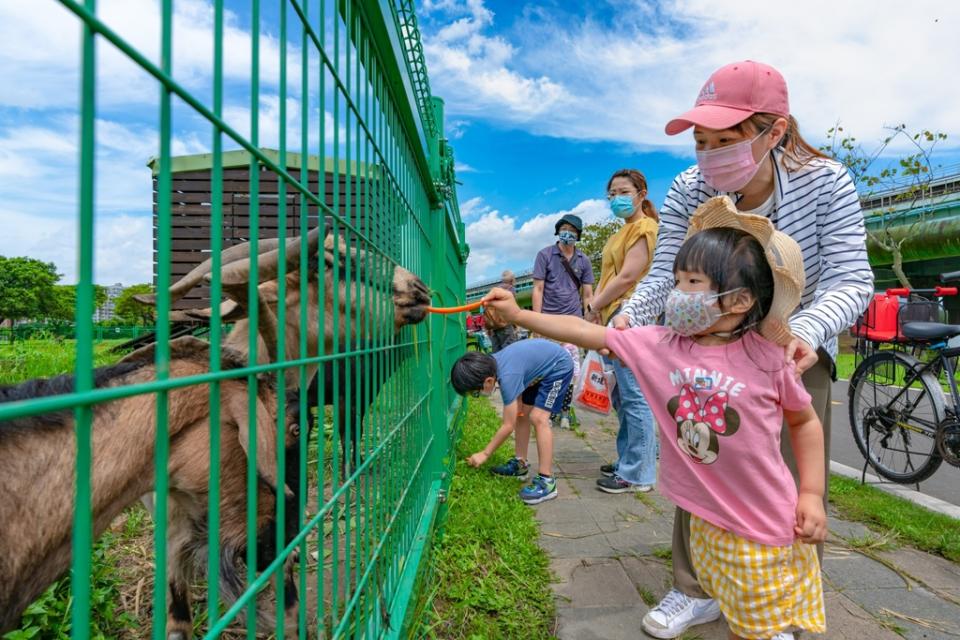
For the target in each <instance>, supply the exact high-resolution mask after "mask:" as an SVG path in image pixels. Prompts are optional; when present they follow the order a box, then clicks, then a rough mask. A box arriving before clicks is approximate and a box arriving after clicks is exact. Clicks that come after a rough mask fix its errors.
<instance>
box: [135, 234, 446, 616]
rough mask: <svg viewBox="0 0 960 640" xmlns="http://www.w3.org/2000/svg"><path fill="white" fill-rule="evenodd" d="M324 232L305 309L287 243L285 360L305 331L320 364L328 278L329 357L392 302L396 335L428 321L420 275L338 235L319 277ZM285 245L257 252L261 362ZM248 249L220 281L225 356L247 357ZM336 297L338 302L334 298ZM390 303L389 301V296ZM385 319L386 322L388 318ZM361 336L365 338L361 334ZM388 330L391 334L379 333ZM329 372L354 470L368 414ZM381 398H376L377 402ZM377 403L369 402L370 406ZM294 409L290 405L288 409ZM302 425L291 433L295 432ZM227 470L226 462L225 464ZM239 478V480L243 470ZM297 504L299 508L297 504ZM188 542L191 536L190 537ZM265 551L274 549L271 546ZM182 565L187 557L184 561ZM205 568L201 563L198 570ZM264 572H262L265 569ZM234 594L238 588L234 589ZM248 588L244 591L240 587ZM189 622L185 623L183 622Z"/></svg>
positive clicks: (266, 354)
mask: <svg viewBox="0 0 960 640" xmlns="http://www.w3.org/2000/svg"><path fill="white" fill-rule="evenodd" d="M319 238H320V230H319V229H313V230H312V231H310V232H309V233H308V234H307V237H306V242H305V244H306V251H307V256H308V261H307V262H308V264H309V269H308V273H307V276H306V277H307V283H306V291H307V299H306V300H305V301H302V300H301V298H300V293H301V292H300V283H301V278H302V274H301V273H300V271H299V266H300V256H301V250H302V247H301V239H300V238H299V237H295V238H290V239H288V240H287V241H286V245H285V249H286V260H285V262H286V269H287V274H286V296H285V300H284V304H283V307H284V309H285V311H286V323H285V324H286V327H285V337H286V358H287V359H288V360H293V359H297V358H298V357H299V353H300V351H299V350H300V335H301V331H302V330H304V329H305V330H306V345H307V354H308V355H309V356H315V355H317V354H318V353H319V345H320V340H321V335H320V332H319V327H320V309H321V300H320V292H321V286H320V278H321V277H322V278H323V291H324V292H325V299H324V300H323V301H322V305H323V309H324V318H325V321H324V325H323V336H322V339H323V341H324V350H325V353H334V352H335V351H337V350H338V349H339V350H343V349H345V348H347V345H351V346H354V347H355V346H360V345H361V344H365V343H364V342H363V340H364V338H367V337H368V336H366V335H364V333H363V332H364V331H367V332H369V330H370V328H372V327H374V326H375V322H374V320H375V319H378V318H379V316H378V314H377V310H381V309H386V308H388V307H389V304H390V302H392V307H393V312H392V314H391V316H392V317H389V318H387V324H388V326H389V327H390V328H391V329H392V330H397V329H399V328H400V327H402V326H403V325H406V324H414V323H417V322H420V321H421V320H423V318H424V317H425V316H426V307H427V305H429V304H430V295H429V291H428V289H427V287H426V286H425V285H424V283H423V282H422V281H421V280H420V279H419V278H417V277H416V276H415V275H414V274H412V273H411V272H409V271H407V270H406V269H403V268H402V267H399V266H394V265H392V264H391V263H389V262H388V261H387V259H386V258H384V257H383V256H381V255H379V254H376V253H373V252H367V251H364V250H362V249H359V248H356V247H350V246H349V245H348V243H347V242H346V241H345V240H344V239H343V237H340V239H339V241H336V242H335V241H334V236H333V235H328V236H327V237H326V239H325V241H324V244H323V259H324V262H323V266H322V269H320V270H319V273H318V268H317V267H318V260H317V258H316V257H315V255H316V254H318V249H319ZM278 247H279V241H278V240H277V239H267V240H263V241H261V242H260V243H259V244H258V251H259V253H258V257H257V260H256V263H257V278H258V282H259V283H260V284H259V285H258V297H259V300H260V303H259V304H258V332H259V336H258V350H257V362H258V363H267V362H272V361H276V360H277V353H276V351H277V344H278V343H277V339H276V338H277V332H278V327H277V309H278V307H279V306H280V305H279V300H278V298H279V296H278V293H279V280H278V279H277V278H278V276H279V271H280V269H279V265H280V261H279V257H280V256H279V250H278ZM250 249H251V247H250V244H249V243H244V244H241V245H236V246H234V247H231V248H229V249H226V250H225V251H224V252H223V253H222V254H221V262H222V268H221V273H220V281H221V284H222V288H223V293H224V295H226V296H227V297H228V298H230V300H228V301H227V302H224V303H223V304H221V306H220V309H221V318H222V319H223V320H225V321H236V324H235V325H234V327H233V329H232V330H231V331H230V332H229V333H228V334H227V335H226V337H225V338H224V348H227V349H231V350H234V351H236V352H238V353H241V354H247V353H248V352H249V344H250V339H249V330H250V325H249V322H248V320H247V318H246V315H247V312H248V309H247V307H248V305H247V304H246V299H247V291H248V285H249V281H250V260H249V255H250ZM212 268H213V265H212V261H211V260H207V261H205V262H204V263H202V264H200V265H198V266H197V267H196V268H195V269H193V270H192V271H191V272H190V273H188V274H187V275H185V276H184V277H183V278H181V279H180V280H179V281H177V282H176V283H174V284H173V285H172V286H171V287H170V290H169V295H170V298H171V300H172V301H175V300H178V299H180V298H182V297H183V296H184V295H186V293H187V292H189V291H190V290H191V289H192V288H193V287H195V286H197V285H199V284H200V283H201V282H203V281H205V282H207V283H209V282H210V281H211V279H212V277H213V274H212ZM390 274H392V275H391V277H390V280H389V282H390V285H389V289H386V288H383V287H382V286H381V283H382V282H383V281H385V280H386V277H385V276H387V275H390ZM335 292H336V295H334V293H335ZM388 295H389V296H390V297H392V300H388V298H387V296H388ZM138 300H140V301H141V302H144V303H148V304H150V303H153V302H155V296H152V295H148V296H139V297H138ZM301 304H303V305H305V307H306V311H307V324H306V327H302V326H301V324H300V306H301ZM348 305H349V306H350V309H349V311H350V314H349V315H350V317H351V322H349V323H348V322H346V317H347V315H348V308H347V307H348ZM178 313H179V314H181V315H183V316H185V317H188V318H193V319H209V318H210V316H211V313H210V310H209V309H207V310H199V311H186V312H178ZM384 315H386V314H384ZM335 317H337V322H336V324H337V325H338V326H339V330H338V331H335V329H334V324H335V323H334V318H335ZM358 329H359V332H358ZM381 329H384V330H385V329H387V327H381ZM362 362H367V359H366V358H363V357H360V358H355V359H354V365H355V366H359V365H360V364H361V363H362ZM324 367H325V369H326V375H325V380H326V384H325V385H324V388H323V395H322V396H321V397H322V398H323V401H325V402H332V401H333V400H334V399H335V396H336V397H338V398H339V402H340V405H341V407H343V408H344V409H343V410H342V411H340V412H339V422H340V424H339V425H338V428H339V430H340V441H341V446H342V447H343V457H342V460H343V465H344V467H346V466H348V464H349V462H348V461H350V460H353V458H354V454H353V452H352V451H348V446H347V443H348V442H352V443H354V445H355V443H356V442H357V441H358V440H359V438H360V427H361V424H362V419H363V414H364V412H365V410H366V407H365V406H361V407H360V409H359V412H358V413H359V415H358V416H352V415H351V414H350V412H349V411H348V410H347V408H346V404H347V403H346V402H345V396H344V393H345V389H346V386H347V385H346V384H345V378H344V376H345V371H344V368H343V361H341V360H335V361H328V362H326V363H325V364H324ZM316 370H317V366H316V365H310V366H307V367H306V379H307V380H309V381H311V383H312V384H311V389H312V390H313V392H312V393H310V394H309V395H308V399H309V400H308V404H310V405H313V404H314V399H315V398H316V397H317V391H316V381H317V379H316ZM299 380H300V378H299V375H298V371H297V369H296V368H290V369H288V370H287V372H286V381H287V389H288V390H289V392H290V393H291V394H292V395H295V394H298V393H301V392H304V391H306V390H301V389H299V388H298V387H299ZM334 380H337V381H339V386H338V385H336V384H333V381H334ZM334 387H338V389H339V396H337V394H335V393H334V391H333V388H334ZM373 395H375V392H374V394H373ZM370 399H372V398H368V399H367V400H370ZM288 406H290V405H288ZM351 421H352V422H353V424H354V425H355V433H353V434H352V437H351V438H347V437H345V434H346V431H347V429H348V424H349V423H350V422H351ZM297 426H298V425H291V428H294V429H295V428H296V427H297ZM295 454H299V449H298V447H297V445H296V443H293V444H291V445H290V446H289V447H288V463H287V467H288V473H289V474H291V475H294V474H297V473H298V472H299V464H297V461H296V460H297V459H298V456H297V455H295ZM242 462H243V459H242V458H238V459H237V460H235V461H234V463H235V464H237V465H239V466H242ZM224 464H228V462H227V461H226V459H225V461H224ZM235 473H241V474H242V470H238V471H236V472H235ZM292 502H294V503H295V502H296V501H292ZM201 517H205V514H200V513H199V512H194V513H193V516H192V518H193V522H194V524H195V525H196V523H197V522H198V520H197V518H201ZM288 518H289V519H290V520H291V522H295V520H296V518H295V511H294V509H293V508H292V507H291V509H289V510H288ZM204 530H205V529H204V528H202V527H198V526H193V527H191V528H190V531H192V532H193V533H192V536H193V541H192V542H191V541H190V540H189V539H187V540H185V541H184V542H183V544H184V545H186V546H194V547H196V546H197V545H198V544H200V541H199V540H198V538H200V537H202V536H203V535H204V534H203V532H204ZM295 533H296V532H295V531H294V530H293V526H292V525H291V524H290V523H287V524H286V529H285V534H286V535H285V537H286V538H287V539H289V538H291V537H292V535H293V534H295ZM188 538H189V536H188ZM266 548H267V549H269V548H270V545H267V546H266ZM274 553H275V549H274V550H268V551H267V552H266V553H262V554H261V553H258V559H259V560H261V561H264V562H267V561H269V560H272V554H274ZM182 557H183V556H182ZM202 562H203V559H202V558H198V561H197V562H196V563H194V564H195V566H196V565H199V564H200V563H202ZM259 568H262V567H259ZM179 571H180V573H181V574H183V575H184V576H185V577H189V575H190V573H191V568H190V567H189V566H183V567H181V568H180V570H179ZM188 584H189V581H186V580H185V581H184V582H182V583H180V584H179V585H174V584H173V583H171V603H170V611H171V616H172V618H171V619H173V618H178V619H180V620H183V619H186V620H187V621H189V617H188V616H189V601H188V600H187V599H186V593H187V591H186V585H188ZM234 586H235V587H236V586H237V585H234ZM240 586H242V585H240ZM286 594H287V602H286V603H285V605H288V606H289V605H290V604H291V603H292V604H296V602H297V594H296V587H295V585H294V584H292V583H290V584H289V586H288V588H287V590H286ZM184 616H187V617H186V618H184Z"/></svg>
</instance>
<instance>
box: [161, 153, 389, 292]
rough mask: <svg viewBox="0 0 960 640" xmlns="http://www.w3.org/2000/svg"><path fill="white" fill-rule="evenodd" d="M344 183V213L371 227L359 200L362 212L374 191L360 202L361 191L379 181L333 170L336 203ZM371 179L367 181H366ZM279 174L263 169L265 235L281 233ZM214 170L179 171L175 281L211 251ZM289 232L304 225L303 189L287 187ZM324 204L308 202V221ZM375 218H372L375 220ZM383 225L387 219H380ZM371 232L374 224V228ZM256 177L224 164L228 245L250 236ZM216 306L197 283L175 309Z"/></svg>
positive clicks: (330, 182) (330, 189) (312, 181)
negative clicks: (310, 203)
mask: <svg viewBox="0 0 960 640" xmlns="http://www.w3.org/2000/svg"><path fill="white" fill-rule="evenodd" d="M289 172H290V174H291V175H293V176H295V177H299V175H300V169H299V168H294V167H291V168H290V169H289ZM335 179H336V181H337V187H338V189H339V192H340V193H339V199H338V205H339V206H338V208H339V210H340V215H341V216H343V217H344V218H346V219H347V220H349V221H350V222H351V223H352V224H354V225H357V226H358V228H359V229H361V231H363V230H365V229H368V228H370V227H367V226H364V222H363V216H362V214H361V215H360V216H359V217H358V204H359V209H360V211H361V212H362V211H363V210H364V205H365V204H366V200H367V198H368V196H367V195H366V194H364V193H361V195H360V198H359V203H358V197H357V191H358V190H359V191H365V190H366V189H368V188H374V186H375V185H376V181H375V180H373V179H371V180H370V181H369V182H367V181H366V180H363V179H362V178H356V177H353V176H347V175H340V176H336V177H335V176H334V175H333V174H331V173H326V174H325V181H324V182H325V185H324V192H325V197H324V201H325V202H326V203H327V205H328V206H330V207H331V208H332V207H333V204H334V180H335ZM348 181H349V188H350V201H351V206H350V212H349V215H348V214H347V210H346V190H347V183H348ZM365 185H366V186H365ZM277 186H278V181H277V174H276V173H274V172H273V171H268V170H261V172H260V186H259V190H260V197H259V212H260V215H259V220H260V233H259V237H260V238H276V237H277V229H278V216H277V212H278V208H279V207H278V194H277ZM317 187H318V182H317V172H316V171H311V172H310V173H309V188H310V191H311V192H313V193H318V190H317ZM211 190H212V189H211V181H210V171H209V170H202V171H188V172H181V173H175V174H174V175H173V185H172V200H171V201H172V211H171V214H172V217H173V221H172V225H173V228H172V236H173V239H172V254H171V265H170V271H171V281H172V282H176V281H177V280H179V279H180V278H181V277H182V276H183V275H185V274H186V273H187V272H189V271H190V270H191V269H193V268H194V267H196V266H197V265H198V264H200V263H201V262H203V261H204V260H206V259H207V258H209V257H210V202H211V200H212V197H211ZM286 201H287V207H286V211H287V237H293V236H296V235H299V230H300V215H301V207H300V194H299V192H298V191H297V190H295V189H293V188H291V187H290V186H288V187H287V193H286ZM153 211H154V216H153V280H154V285H156V281H157V264H158V254H157V179H156V177H154V180H153ZM317 221H318V207H317V206H316V205H309V206H308V207H307V224H308V226H309V227H310V228H311V229H312V228H314V227H315V226H317ZM372 222H374V221H373V220H371V223H372ZM378 224H379V225H382V224H384V221H382V220H380V221H378ZM371 233H373V230H372V229H371ZM249 234H250V180H249V170H248V169H247V168H240V169H224V171H223V230H222V234H221V238H222V242H223V248H224V249H226V248H228V247H231V246H233V245H236V244H240V243H243V242H246V241H248V240H249V239H250V236H249ZM208 306H210V290H209V288H208V287H206V286H199V287H196V288H195V289H193V290H192V291H191V292H190V293H189V294H188V295H187V296H185V297H184V298H183V299H181V300H179V301H177V302H175V303H174V305H173V308H174V309H195V308H203V307H208Z"/></svg>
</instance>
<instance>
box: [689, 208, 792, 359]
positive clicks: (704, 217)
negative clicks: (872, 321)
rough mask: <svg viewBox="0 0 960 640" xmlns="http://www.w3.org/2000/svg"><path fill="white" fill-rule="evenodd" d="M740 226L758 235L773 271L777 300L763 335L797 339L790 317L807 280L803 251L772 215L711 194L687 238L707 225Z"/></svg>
mask: <svg viewBox="0 0 960 640" xmlns="http://www.w3.org/2000/svg"><path fill="white" fill-rule="evenodd" d="M720 227H729V228H732V229H740V230H741V231H745V232H747V233H749V234H750V235H751V236H753V237H754V238H756V239H757V241H758V242H759V243H760V246H761V247H763V253H764V255H765V256H766V257H767V262H768V263H769V264H770V270H771V271H772V272H773V301H772V302H771V303H770V311H769V312H767V315H766V317H765V318H764V319H763V320H761V321H760V327H759V329H760V335H762V336H763V337H764V338H766V339H767V340H770V341H771V342H775V343H776V344H779V345H781V346H782V345H786V344H787V343H788V342H790V340H792V339H793V334H792V333H791V332H790V325H789V323H788V319H789V318H790V315H791V314H792V313H793V312H794V310H795V309H796V308H797V306H798V305H799V304H800V295H801V293H802V292H803V287H804V284H805V282H806V276H805V272H804V269H803V253H802V252H801V251H800V245H798V244H797V242H796V240H794V239H793V238H791V237H790V236H788V235H787V234H785V233H783V232H782V231H777V229H776V227H774V226H773V222H771V221H770V219H769V218H765V217H763V216H757V215H753V214H750V213H740V212H739V211H737V208H736V207H735V206H734V204H733V201H732V200H731V199H730V198H729V197H728V196H716V197H713V198H710V199H709V200H707V201H706V202H704V203H703V204H702V205H700V206H699V207H697V210H696V211H694V213H693V216H692V217H691V218H690V226H689V228H688V229H687V236H686V237H687V238H689V237H691V236H693V235H694V234H697V233H699V232H701V231H705V230H706V229H715V228H720Z"/></svg>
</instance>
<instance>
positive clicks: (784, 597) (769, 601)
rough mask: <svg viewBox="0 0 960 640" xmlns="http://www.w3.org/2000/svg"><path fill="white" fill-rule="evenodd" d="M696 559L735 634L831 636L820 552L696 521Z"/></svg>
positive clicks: (702, 582)
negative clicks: (803, 631)
mask: <svg viewBox="0 0 960 640" xmlns="http://www.w3.org/2000/svg"><path fill="white" fill-rule="evenodd" d="M690 560H691V561H692V562H693V568H694V569H695V570H696V572H697V579H698V580H699V582H700V586H702V587H703V590H704V591H706V592H707V593H708V594H709V595H710V596H711V597H712V598H714V599H716V601H717V603H718V604H719V605H720V610H721V611H722V612H723V615H724V617H725V618H726V619H727V624H728V625H729V626H730V630H731V631H733V632H734V633H735V634H737V635H739V636H741V637H743V638H770V637H771V636H774V635H776V634H778V633H780V632H782V631H789V630H791V629H796V628H800V629H806V630H807V631H811V632H813V633H825V632H826V630H827V623H826V615H825V613H824V607H823V588H822V585H821V581H820V563H819V562H818V561H817V552H816V547H815V546H814V545H811V544H804V543H802V542H800V541H799V540H797V541H795V542H794V543H793V544H792V545H790V546H786V547H774V546H770V545H765V544H760V543H758V542H752V541H750V540H747V539H745V538H741V537H740V536H738V535H736V534H734V533H730V532H729V531H724V530H723V529H720V528H718V527H715V526H713V525H712V524H710V523H709V522H707V521H705V520H702V519H701V518H698V517H697V516H693V515H691V517H690Z"/></svg>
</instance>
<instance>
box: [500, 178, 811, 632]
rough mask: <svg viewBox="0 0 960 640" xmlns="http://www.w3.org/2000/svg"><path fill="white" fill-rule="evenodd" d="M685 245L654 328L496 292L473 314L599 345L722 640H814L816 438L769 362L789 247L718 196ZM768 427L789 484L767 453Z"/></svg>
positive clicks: (781, 367)
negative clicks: (647, 430) (629, 379)
mask: <svg viewBox="0 0 960 640" xmlns="http://www.w3.org/2000/svg"><path fill="white" fill-rule="evenodd" d="M685 235H686V239H685V240H684V242H683V244H682V246H681V248H680V249H679V251H678V253H677V256H676V259H675V262H674V267H673V274H674V278H675V287H672V288H671V291H670V293H669V296H668V299H667V302H666V304H665V314H664V319H665V325H666V326H657V325H652V326H642V327H635V328H632V329H628V330H617V329H614V328H605V327H599V326H597V325H593V324H589V323H586V322H584V321H581V320H578V319H576V318H569V317H562V316H547V315H543V314H534V313H531V312H529V311H521V310H520V309H519V308H518V307H517V305H516V302H515V301H514V300H513V298H512V296H510V295H509V294H508V293H506V292H504V291H501V290H497V289H495V290H494V291H493V292H491V293H490V294H488V296H487V297H485V298H484V304H485V305H488V306H490V307H493V308H495V309H496V310H497V312H498V313H502V314H503V315H504V317H505V318H508V319H510V320H512V321H513V322H515V323H516V324H518V325H521V326H525V327H527V328H528V329H530V330H533V331H537V332H539V333H541V334H543V335H545V336H547V337H550V338H554V339H557V340H569V341H573V342H575V343H576V344H578V345H579V346H581V347H584V348H588V349H600V348H603V347H606V348H609V349H610V350H611V351H612V352H613V353H614V354H615V355H616V356H617V357H619V358H620V359H621V360H622V361H623V362H624V363H625V364H626V365H627V366H628V367H630V369H631V371H632V372H633V374H634V376H635V377H636V379H637V382H638V384H639V385H640V388H641V390H642V392H643V395H644V396H645V397H646V398H647V399H648V400H649V403H650V406H651V408H652V410H653V412H654V415H655V417H656V421H657V424H658V426H659V429H660V441H661V460H660V462H661V464H660V468H659V477H658V486H659V487H660V492H661V493H662V494H663V495H664V496H665V497H667V498H668V499H669V500H671V501H672V502H673V503H674V504H676V505H677V506H678V508H682V509H684V510H685V512H687V513H689V520H688V521H689V523H690V536H689V547H688V551H689V557H690V560H691V566H692V568H693V569H695V570H696V572H697V575H698V576H699V578H700V581H701V584H702V588H703V589H704V592H705V594H709V596H710V597H715V598H716V600H713V599H710V598H704V599H705V600H707V601H708V603H709V604H708V605H707V606H709V607H710V609H715V611H716V612H715V615H714V617H719V615H720V613H721V612H722V614H723V616H724V617H725V619H726V622H727V625H728V626H729V628H730V631H731V634H732V635H731V637H736V638H751V639H758V640H760V639H762V640H770V639H772V640H793V638H794V635H793V631H794V630H795V629H804V630H807V631H811V632H813V633H824V632H825V631H826V621H825V614H824V603H823V588H822V581H821V576H820V567H819V563H818V560H817V553H816V547H815V546H814V544H815V543H820V542H822V541H823V540H824V539H825V537H826V534H827V529H826V510H825V507H824V504H823V493H824V486H825V482H824V475H823V467H824V464H825V463H824V457H825V456H824V446H823V430H822V427H821V425H820V421H819V420H818V418H817V415H816V412H815V411H814V408H813V405H812V402H811V396H810V394H809V393H807V391H806V390H805V389H804V388H803V385H802V384H801V383H800V381H799V379H798V377H797V375H796V367H795V364H794V363H793V362H789V363H787V362H785V361H784V353H783V349H784V347H785V346H786V345H788V344H790V343H791V342H792V341H793V340H794V336H793V334H792V331H791V324H790V316H791V314H792V313H793V311H794V309H796V308H797V306H798V305H799V304H800V300H801V295H802V292H803V291H804V287H805V277H806V276H805V269H804V261H803V254H802V251H801V248H800V246H799V245H798V244H797V242H796V241H795V240H794V239H792V238H791V237H790V236H788V235H787V234H785V233H783V232H780V231H777V230H776V228H775V227H774V226H773V223H772V222H771V221H770V220H769V219H768V218H766V217H763V216H758V215H752V214H745V213H741V212H738V211H737V210H736V207H735V206H734V204H733V202H732V200H731V199H730V198H728V197H726V196H720V197H715V198H712V199H711V200H709V201H707V202H706V203H705V204H703V205H701V206H700V207H699V208H698V209H697V211H696V213H694V214H693V216H692V217H691V219H690V220H689V226H688V229H687V231H686V233H685ZM782 423H786V425H787V428H788V438H789V439H790V441H791V443H792V446H793V450H794V451H795V458H796V464H797V469H798V471H799V480H800V482H799V486H798V485H797V484H795V482H794V480H793V478H791V475H790V470H789V469H788V467H787V464H786V462H785V461H784V459H783V457H782V456H781V455H780V453H779V447H778V444H779V440H780V437H781V436H780V430H781V424H782ZM745 470H746V472H745ZM698 613H700V615H701V616H703V615H705V614H706V613H713V612H711V611H703V610H700V611H699V612H698Z"/></svg>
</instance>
